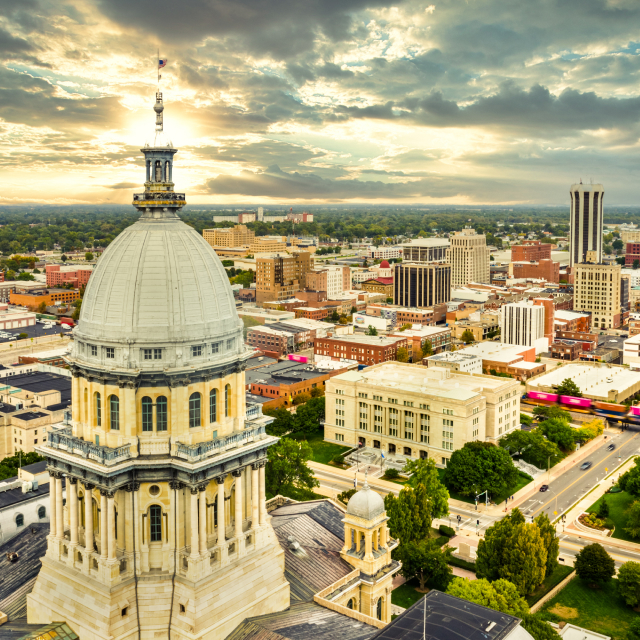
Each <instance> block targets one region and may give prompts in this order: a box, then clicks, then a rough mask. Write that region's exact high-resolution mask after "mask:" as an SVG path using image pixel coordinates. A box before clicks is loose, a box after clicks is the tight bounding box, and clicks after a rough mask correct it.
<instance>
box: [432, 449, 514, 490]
mask: <svg viewBox="0 0 640 640" xmlns="http://www.w3.org/2000/svg"><path fill="white" fill-rule="evenodd" d="M443 479H444V483H445V485H446V486H447V487H448V488H449V490H451V491H457V492H458V493H461V494H462V495H465V496H471V495H477V494H479V493H481V492H483V491H489V494H490V496H496V495H499V494H502V493H505V492H506V491H509V490H511V488H512V487H513V486H514V485H515V484H516V482H517V479H518V470H517V469H516V467H515V465H514V464H513V461H512V460H511V456H510V455H509V454H508V453H507V452H506V451H505V450H504V449H501V448H500V447H496V445H494V444H492V443H490V442H477V441H476V442H467V443H465V445H464V446H463V447H462V448H461V449H458V450H457V451H454V452H453V454H452V455H451V458H450V459H449V462H448V463H447V467H446V469H445V471H444V478H443Z"/></svg>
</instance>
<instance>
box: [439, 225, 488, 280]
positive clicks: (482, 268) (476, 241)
mask: <svg viewBox="0 0 640 640" xmlns="http://www.w3.org/2000/svg"><path fill="white" fill-rule="evenodd" d="M449 242H450V247H449V248H448V249H447V262H449V263H450V264H451V286H452V287H464V286H465V285H466V284H469V283H470V282H486V283H489V282H490V281H491V280H490V276H489V247H487V239H486V237H485V236H484V235H481V234H479V233H476V231H475V229H471V228H469V227H467V228H465V229H463V230H462V231H456V233H455V235H453V236H452V237H450V238H449Z"/></svg>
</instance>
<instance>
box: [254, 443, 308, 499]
mask: <svg viewBox="0 0 640 640" xmlns="http://www.w3.org/2000/svg"><path fill="white" fill-rule="evenodd" d="M311 454H312V450H311V447H310V446H309V445H308V444H307V442H306V441H304V440H303V441H301V442H298V441H296V440H292V439H291V438H282V439H281V440H280V441H279V442H278V443H277V444H274V445H273V446H272V447H269V450H268V452H267V457H268V464H267V468H266V469H265V485H266V490H267V492H268V493H269V494H271V495H272V496H277V495H278V494H280V495H283V496H287V497H289V498H293V499H294V500H296V499H301V498H302V499H304V498H310V497H313V489H314V488H315V487H317V486H319V485H320V483H319V482H318V481H317V480H316V479H315V477H314V475H313V471H311V469H309V466H308V465H307V461H308V460H309V458H310V457H311Z"/></svg>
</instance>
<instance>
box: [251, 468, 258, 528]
mask: <svg viewBox="0 0 640 640" xmlns="http://www.w3.org/2000/svg"><path fill="white" fill-rule="evenodd" d="M259 475H260V467H259V465H257V464H252V465H251V528H252V529H257V528H258V526H259V524H260V494H259V492H258V490H259V487H258V483H259V480H258V476H259Z"/></svg>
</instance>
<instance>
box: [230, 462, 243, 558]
mask: <svg viewBox="0 0 640 640" xmlns="http://www.w3.org/2000/svg"><path fill="white" fill-rule="evenodd" d="M232 475H233V477H234V478H235V479H236V495H235V497H236V500H235V502H236V504H235V512H236V521H235V537H236V542H237V543H238V550H240V540H241V538H242V470H240V469H236V470H235V471H234V472H233V474H232Z"/></svg>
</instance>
